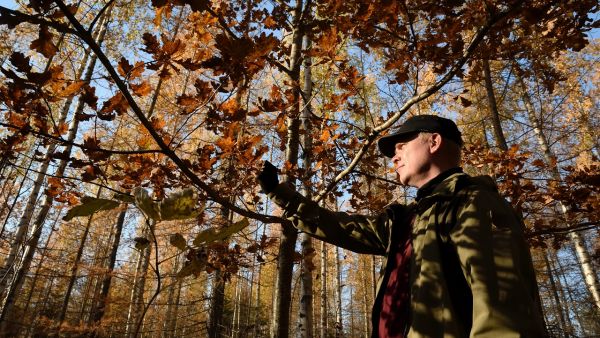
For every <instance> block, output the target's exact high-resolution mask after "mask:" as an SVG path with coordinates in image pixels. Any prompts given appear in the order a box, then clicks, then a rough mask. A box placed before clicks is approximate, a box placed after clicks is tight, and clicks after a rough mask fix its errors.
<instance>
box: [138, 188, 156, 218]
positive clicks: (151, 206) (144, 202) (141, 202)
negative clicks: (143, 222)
mask: <svg viewBox="0 0 600 338" xmlns="http://www.w3.org/2000/svg"><path fill="white" fill-rule="evenodd" d="M133 197H134V199H135V205H136V206H137V207H138V208H139V209H140V210H142V212H143V213H144V214H145V215H146V217H148V218H150V219H153V220H156V221H158V220H160V215H159V213H158V204H157V203H155V202H154V201H153V200H152V198H150V194H148V192H147V191H146V189H144V188H140V187H137V188H135V189H133Z"/></svg>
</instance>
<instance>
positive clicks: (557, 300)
mask: <svg viewBox="0 0 600 338" xmlns="http://www.w3.org/2000/svg"><path fill="white" fill-rule="evenodd" d="M542 255H543V256H544V262H545V263H546V272H547V274H548V280H549V281H550V288H551V290H552V296H553V298H554V303H555V304H556V317H557V318H558V323H559V324H560V330H561V331H562V332H563V333H566V332H567V324H566V319H565V314H564V313H565V312H564V310H563V307H562V303H561V301H560V297H559V296H558V286H557V285H556V281H555V280H554V271H553V269H552V265H551V264H550V259H549V258H548V253H547V252H544V253H542ZM565 336H567V335H566V334H565Z"/></svg>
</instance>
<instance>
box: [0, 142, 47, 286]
mask: <svg viewBox="0 0 600 338" xmlns="http://www.w3.org/2000/svg"><path fill="white" fill-rule="evenodd" d="M37 149H38V147H35V150H34V153H35V151H37ZM33 158H34V156H31V159H30V160H29V164H28V165H27V169H26V170H25V172H24V173H23V179H22V180H21V183H19V187H18V188H17V191H16V192H15V198H14V199H13V201H12V203H11V204H10V207H8V211H7V212H6V216H5V217H4V221H3V222H2V229H0V238H2V237H3V236H4V230H5V229H6V225H7V224H8V221H9V220H10V216H11V215H12V212H13V210H14V208H15V206H16V205H17V202H18V201H19V197H21V194H22V193H21V191H22V190H23V186H24V185H25V181H27V178H28V177H29V171H30V170H31V165H32V164H33ZM29 198H31V195H30V197H29ZM36 199H37V196H36ZM6 266H7V265H6V264H5V267H6ZM1 283H2V282H0V285H2V284H1ZM2 291H3V290H1V289H0V296H1V295H2Z"/></svg>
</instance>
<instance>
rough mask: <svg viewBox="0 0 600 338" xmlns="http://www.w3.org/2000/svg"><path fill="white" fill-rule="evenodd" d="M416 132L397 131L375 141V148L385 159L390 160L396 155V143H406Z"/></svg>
mask: <svg viewBox="0 0 600 338" xmlns="http://www.w3.org/2000/svg"><path fill="white" fill-rule="evenodd" d="M417 133H418V131H414V130H407V131H398V132H395V133H393V134H391V135H387V136H384V137H382V138H380V139H379V140H378V141H377V147H378V148H379V151H380V152H381V153H382V154H383V155H384V156H386V157H389V158H392V157H394V154H395V153H396V143H398V142H400V141H406V140H407V139H409V138H410V137H411V136H413V135H414V134H417Z"/></svg>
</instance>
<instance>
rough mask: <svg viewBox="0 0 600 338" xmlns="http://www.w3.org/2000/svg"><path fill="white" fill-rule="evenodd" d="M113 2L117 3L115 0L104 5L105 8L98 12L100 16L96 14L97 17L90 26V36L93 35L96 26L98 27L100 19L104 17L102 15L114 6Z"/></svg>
mask: <svg viewBox="0 0 600 338" xmlns="http://www.w3.org/2000/svg"><path fill="white" fill-rule="evenodd" d="M113 2H115V0H110V1H108V2H107V3H106V5H104V7H102V9H101V10H100V12H98V14H96V17H94V20H92V23H90V26H89V27H88V34H92V31H94V26H95V25H96V21H98V19H100V17H102V14H103V13H104V12H105V11H106V9H107V8H108V7H110V5H112V4H113Z"/></svg>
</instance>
